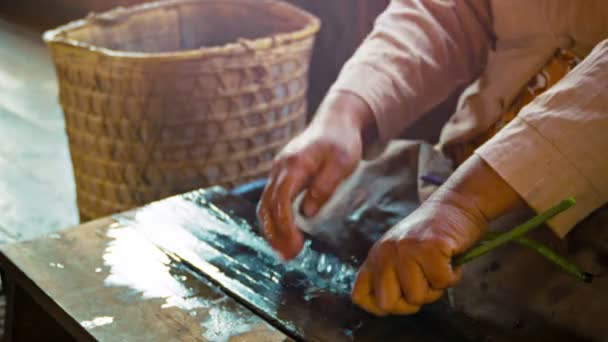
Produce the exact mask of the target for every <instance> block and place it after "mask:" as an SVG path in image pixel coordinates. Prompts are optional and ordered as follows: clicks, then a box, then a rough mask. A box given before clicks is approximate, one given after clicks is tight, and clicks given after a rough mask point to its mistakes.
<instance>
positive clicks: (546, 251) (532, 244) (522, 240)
mask: <svg viewBox="0 0 608 342" xmlns="http://www.w3.org/2000/svg"><path fill="white" fill-rule="evenodd" d="M515 242H517V243H518V244H520V245H522V246H526V247H528V248H531V249H533V250H535V251H536V252H538V253H539V254H540V255H542V256H544V257H545V258H547V259H548V260H549V261H551V262H553V263H554V264H555V265H557V266H558V267H559V268H561V269H562V270H564V271H565V272H566V273H568V274H570V275H572V276H574V277H575V278H578V279H580V280H582V281H584V282H586V283H590V282H592V281H593V275H592V274H591V273H587V272H583V271H582V270H581V269H580V268H579V267H578V266H577V265H575V264H574V263H572V262H570V261H569V260H567V259H565V258H563V257H562V256H560V255H559V254H557V253H555V252H554V251H552V250H551V249H550V248H549V247H547V246H545V245H543V244H542V243H540V242H538V241H535V240H532V239H530V238H527V237H525V236H522V237H519V238H517V240H515Z"/></svg>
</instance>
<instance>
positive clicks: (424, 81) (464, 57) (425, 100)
mask: <svg viewBox="0 0 608 342" xmlns="http://www.w3.org/2000/svg"><path fill="white" fill-rule="evenodd" d="M489 18H490V14H489V5H488V3H487V2H486V1H485V0H472V1H460V0H457V1H456V0H451V1H442V2H437V1H432V0H393V1H391V4H390V6H389V7H388V8H387V10H386V11H385V12H384V13H382V15H380V17H379V18H378V19H377V21H376V23H375V26H374V29H373V31H372V32H371V33H370V35H369V36H368V37H367V39H366V40H365V41H364V42H363V44H362V45H361V46H360V47H359V49H358V50H357V52H356V53H355V54H354V56H353V57H352V58H351V59H350V60H349V61H348V62H347V63H346V64H345V66H344V68H343V70H342V72H341V73H340V75H339V77H338V80H337V81H336V83H335V84H334V86H333V87H332V89H334V90H346V91H349V92H351V93H355V94H357V95H358V96H359V97H360V98H362V99H364V101H365V102H366V103H367V104H368V105H369V107H370V108H371V110H372V113H373V115H374V116H375V118H376V121H377V126H378V132H379V137H380V139H381V140H382V141H388V140H390V139H393V138H395V137H397V136H398V135H399V134H400V133H401V132H402V131H403V130H404V129H405V128H406V127H408V126H409V125H410V124H412V123H413V122H414V121H416V120H417V119H418V118H419V117H420V116H421V115H422V114H424V113H426V112H428V111H429V110H430V109H431V108H433V107H434V106H436V105H437V104H438V103H440V102H441V101H443V100H445V99H446V98H447V97H448V96H449V95H450V94H451V93H452V92H453V91H455V90H456V89H457V88H458V87H459V86H462V85H465V84H468V83H470V82H471V81H472V80H473V79H474V78H475V77H476V76H477V75H478V74H479V72H481V68H482V65H483V62H482V61H483V59H485V56H486V51H487V49H488V46H489V43H490V36H489V33H488V25H490V22H489V21H490V19H489Z"/></svg>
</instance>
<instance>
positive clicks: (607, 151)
mask: <svg viewBox="0 0 608 342" xmlns="http://www.w3.org/2000/svg"><path fill="white" fill-rule="evenodd" d="M607 88H608V40H606V41H604V42H602V43H600V44H598V45H597V46H596V47H595V49H594V50H593V51H592V52H591V54H590V55H589V56H587V58H585V59H584V60H583V61H582V62H581V64H579V65H578V66H577V67H576V68H575V69H574V70H572V71H571V72H570V73H569V74H568V75H566V77H564V78H563V79H562V80H561V81H560V82H559V83H557V84H556V85H555V86H553V87H552V88H550V89H549V90H547V91H546V92H545V93H543V94H542V95H540V96H539V97H537V98H536V99H535V100H534V101H532V102H531V103H530V104H529V105H528V106H526V107H524V108H523V109H522V110H521V112H520V113H519V115H518V117H517V118H516V119H515V120H514V121H512V122H511V123H510V124H508V125H507V126H506V127H504V128H503V129H502V130H501V131H500V132H499V133H498V134H497V135H496V136H495V137H494V138H492V139H490V140H489V141H488V142H486V144H484V145H483V146H481V147H480V148H479V149H478V150H477V151H476V153H477V154H478V155H479V156H481V157H482V158H483V159H484V160H485V161H486V162H487V163H488V164H489V165H490V166H491V167H492V168H493V169H494V170H496V172H497V173H498V174H499V175H500V176H501V177H502V178H503V179H504V180H505V181H506V182H507V183H509V184H510V185H511V186H512V187H513V188H514V189H515V190H516V191H517V192H518V193H519V194H520V195H521V196H522V197H523V198H524V200H525V201H526V202H528V204H529V205H530V206H531V207H532V208H533V209H535V210H537V211H543V210H546V209H548V208H549V207H551V206H553V205H554V204H556V203H557V202H559V201H561V200H562V199H565V198H567V197H569V196H574V197H575V198H576V200H577V204H576V205H575V206H574V207H572V208H570V209H568V210H567V211H565V212H564V213H562V214H560V215H558V216H556V217H555V218H554V219H553V220H551V221H550V222H549V226H550V227H551V228H552V229H553V230H554V231H555V233H556V234H558V235H559V236H560V237H563V236H565V235H566V234H567V233H568V232H569V231H570V229H572V227H573V226H574V225H575V224H576V223H578V222H579V221H581V220H582V219H583V218H585V217H586V216H587V215H589V214H590V213H591V212H592V211H594V210H595V209H597V208H599V207H600V206H602V205H603V204H605V203H606V202H608V96H606V94H605V92H606V89H607Z"/></svg>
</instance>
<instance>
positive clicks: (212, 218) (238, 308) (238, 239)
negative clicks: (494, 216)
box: [0, 188, 582, 341]
mask: <svg viewBox="0 0 608 342" xmlns="http://www.w3.org/2000/svg"><path fill="white" fill-rule="evenodd" d="M254 217H255V208H254V206H253V205H252V204H250V203H249V202H247V201H245V200H243V199H242V198H238V197H235V196H233V195H231V194H229V193H227V192H226V191H224V190H223V189H220V188H214V189H209V190H205V191H202V190H201V191H195V192H192V193H189V194H185V195H181V196H175V197H172V198H169V199H166V200H163V201H160V202H157V203H153V204H151V205H149V206H146V207H144V208H142V209H137V210H133V211H131V212H127V213H123V214H120V215H117V216H115V217H113V218H104V219H100V220H97V221H93V222H90V223H86V224H83V225H81V226H78V227H75V228H72V229H68V230H66V231H63V232H61V233H58V234H51V235H48V236H45V237H42V238H39V239H36V240H33V241H29V242H22V243H18V244H13V245H4V246H2V247H0V251H1V252H2V253H1V254H0V267H1V268H2V270H3V276H4V277H3V280H4V281H5V284H6V291H7V294H8V309H9V312H8V317H9V319H8V322H7V323H8V324H7V338H8V340H14V341H35V340H45V341H50V340H53V341H67V340H71V339H76V340H84V341H86V340H101V341H195V340H210V341H228V340H229V341H285V340H292V339H295V340H311V341H349V340H357V341H380V340H382V341H446V340H450V341H482V340H491V341H511V340H516V339H517V340H532V339H533V340H535V341H575V340H582V339H581V338H580V337H579V336H576V335H573V334H572V333H570V332H567V331H563V330H562V329H559V328H556V327H555V326H552V325H550V324H548V323H546V322H543V321H542V320H538V321H531V322H529V323H526V325H525V326H524V327H523V328H517V329H515V328H513V327H505V326H500V325H496V324H490V323H487V322H482V321H474V320H472V319H469V318H467V317H466V316H464V315H463V314H462V313H459V312H458V311H456V310H454V309H453V308H450V307H449V305H448V303H447V300H443V301H440V302H439V303H437V304H434V305H431V306H429V307H426V308H425V309H424V310H422V312H421V313H419V314H417V315H415V316H409V317H390V318H382V319H381V318H376V317H373V316H371V315H368V314H366V313H364V312H363V311H361V310H359V309H358V308H356V307H354V306H353V305H352V304H351V303H350V301H349V298H348V292H349V290H350V288H349V286H350V284H351V281H352V278H353V277H354V273H355V271H356V268H355V267H353V265H351V264H349V262H348V261H345V260H344V259H342V258H338V257H335V256H332V255H331V254H326V253H325V252H323V251H322V249H323V246H322V245H317V244H316V243H312V244H308V245H307V248H306V250H305V252H304V253H302V254H301V256H300V257H298V258H297V259H296V260H295V261H294V262H292V263H290V264H287V265H285V264H282V263H280V262H278V260H277V259H276V257H274V255H273V254H272V253H271V252H270V250H269V248H268V246H267V245H265V244H264V243H263V241H262V240H261V238H260V237H259V236H257V234H256V232H255V219H254Z"/></svg>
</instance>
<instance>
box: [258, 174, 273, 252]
mask: <svg viewBox="0 0 608 342" xmlns="http://www.w3.org/2000/svg"><path fill="white" fill-rule="evenodd" d="M275 184H276V171H275V169H274V168H273V169H272V170H271V172H270V176H269V177H268V184H266V187H265V188H264V191H263V192H262V196H261V197H260V201H259V203H258V207H257V215H258V220H259V222H260V225H261V233H262V235H263V236H264V238H266V240H268V241H269V242H272V241H273V239H274V236H275V229H274V222H273V221H272V215H271V214H270V208H271V205H272V203H271V201H270V196H271V194H272V193H273V192H274V187H275Z"/></svg>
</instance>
